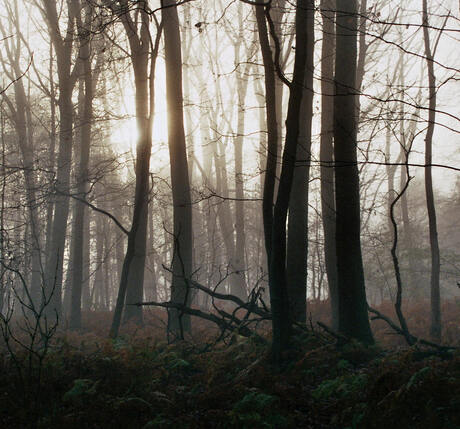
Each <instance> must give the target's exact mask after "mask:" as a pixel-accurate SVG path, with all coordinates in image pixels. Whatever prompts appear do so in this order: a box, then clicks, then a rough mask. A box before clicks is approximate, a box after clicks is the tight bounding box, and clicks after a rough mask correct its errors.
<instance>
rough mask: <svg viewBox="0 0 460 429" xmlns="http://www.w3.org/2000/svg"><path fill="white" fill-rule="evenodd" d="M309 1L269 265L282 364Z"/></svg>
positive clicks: (301, 11)
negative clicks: (288, 243)
mask: <svg viewBox="0 0 460 429" xmlns="http://www.w3.org/2000/svg"><path fill="white" fill-rule="evenodd" d="M309 7H311V5H310V1H309V0H298V2H297V6H296V51H295V62H294V75H293V80H292V83H291V84H290V88H289V89H290V93H289V104H288V112H287V119H286V142H285V146H284V152H283V161H282V169H281V176H280V184H279V188H278V195H277V198H276V203H275V207H274V211H273V231H272V245H271V260H270V265H269V284H270V304H271V309H272V315H273V321H272V326H273V343H272V357H273V360H274V361H275V362H280V361H281V360H282V353H283V352H284V351H285V350H286V349H287V348H288V347H289V344H290V336H291V327H292V319H291V315H290V312H289V298H288V294H287V279H286V220H287V212H288V208H289V200H290V196H291V189H292V181H293V176H294V169H295V160H296V154H297V144H298V139H299V131H300V120H301V119H300V113H301V103H302V95H303V85H304V80H305V65H306V61H307V55H306V53H307V50H306V46H307V40H308V32H307V18H308V13H307V8H309Z"/></svg>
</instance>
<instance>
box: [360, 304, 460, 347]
mask: <svg viewBox="0 0 460 429" xmlns="http://www.w3.org/2000/svg"><path fill="white" fill-rule="evenodd" d="M367 310H368V311H369V313H372V314H374V315H375V316H373V317H371V320H383V321H384V322H386V323H387V324H388V326H390V328H392V329H393V330H394V331H396V332H397V333H398V334H399V335H401V336H403V337H404V338H407V335H409V336H410V341H411V343H412V344H411V345H416V344H423V345H424V346H428V347H433V348H435V349H437V350H438V351H440V352H447V351H449V350H457V347H453V346H441V345H440V344H436V343H432V342H431V341H428V340H424V339H423V338H418V337H416V336H415V335H412V334H409V333H408V332H404V330H403V329H401V328H400V327H399V326H398V325H396V324H395V323H394V322H393V321H392V320H391V319H390V318H389V317H387V316H385V315H384V314H382V313H380V311H378V310H376V309H375V308H372V307H369V306H368V307H367Z"/></svg>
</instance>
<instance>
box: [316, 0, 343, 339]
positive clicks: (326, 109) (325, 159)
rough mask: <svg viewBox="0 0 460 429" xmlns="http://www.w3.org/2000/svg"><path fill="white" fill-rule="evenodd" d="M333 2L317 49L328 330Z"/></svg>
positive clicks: (325, 1)
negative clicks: (319, 56)
mask: <svg viewBox="0 0 460 429" xmlns="http://www.w3.org/2000/svg"><path fill="white" fill-rule="evenodd" d="M335 7H336V5H335V0H322V1H321V6H320V8H321V16H322V21H323V41H322V47H321V138H320V140H321V141H320V154H319V159H320V169H321V214H322V221H323V230H324V261H325V264H326V275H327V283H328V286H329V300H330V302H331V313H332V327H333V329H335V330H338V327H339V320H338V318H339V307H338V306H339V302H338V285H337V254H336V246H335V193H334V168H333V162H334V146H333V138H334V97H333V96H334V49H335V40H334V39H335V28H334V18H335Z"/></svg>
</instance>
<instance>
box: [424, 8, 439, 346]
mask: <svg viewBox="0 0 460 429" xmlns="http://www.w3.org/2000/svg"><path fill="white" fill-rule="evenodd" d="M422 8H423V40H424V45H425V58H426V62H427V67H428V88H429V96H428V99H429V105H428V128H427V131H426V136H425V165H426V167H425V193H426V205H427V211H428V225H429V234H430V250H431V279H430V285H431V326H430V335H431V338H432V339H433V340H434V341H437V342H439V341H440V340H441V293H440V287H439V275H440V270H441V263H440V254H439V243H438V229H437V222H436V208H435V205H434V194H433V177H432V173H431V163H432V162H433V147H432V146H433V133H434V125H435V120H436V90H437V88H436V76H435V74H434V63H433V60H434V55H433V52H432V48H431V46H430V35H429V22H428V6H427V0H422Z"/></svg>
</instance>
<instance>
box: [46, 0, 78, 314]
mask: <svg viewBox="0 0 460 429" xmlns="http://www.w3.org/2000/svg"><path fill="white" fill-rule="evenodd" d="M77 7H78V5H77V4H70V3H69V7H68V15H69V16H68V18H67V29H66V34H65V37H62V36H61V34H60V30H59V18H58V14H57V9H56V3H53V2H49V1H43V10H44V14H45V16H46V19H47V21H48V26H49V32H50V36H51V40H52V41H53V44H54V48H55V52H56V59H57V72H58V79H59V98H58V108H59V118H60V128H59V154H58V158H57V164H56V171H57V173H56V181H55V188H56V196H55V203H54V217H53V224H52V227H51V238H50V240H51V241H50V249H49V254H48V255H47V261H46V265H45V293H44V300H45V301H44V304H47V305H46V308H45V315H46V317H47V318H48V319H55V318H57V319H59V318H60V316H61V305H62V303H61V301H62V274H63V259H64V258H63V256H64V251H65V242H66V231H67V219H68V216H69V197H68V194H69V191H70V171H71V163H72V132H73V103H72V92H73V88H74V85H75V80H76V77H75V76H76V74H75V73H73V72H72V70H71V63H72V61H71V59H72V46H73V38H74V34H73V33H74V19H75V11H76V8H77Z"/></svg>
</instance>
